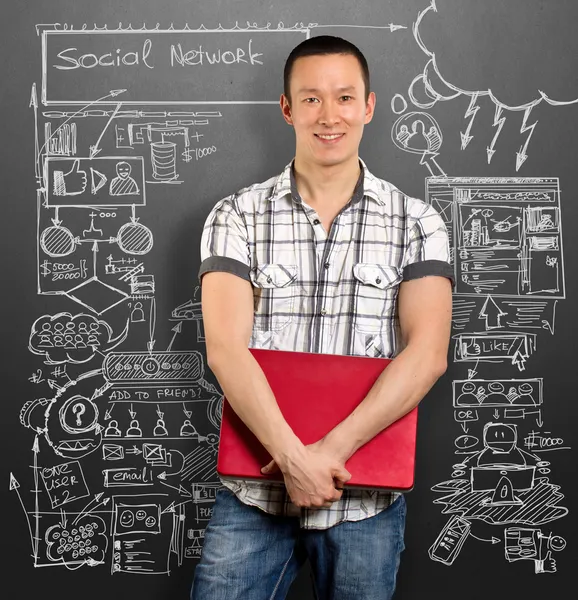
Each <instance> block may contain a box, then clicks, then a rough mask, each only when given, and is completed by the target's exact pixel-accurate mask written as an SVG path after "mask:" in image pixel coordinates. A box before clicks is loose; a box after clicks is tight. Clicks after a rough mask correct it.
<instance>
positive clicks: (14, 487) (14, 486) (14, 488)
mask: <svg viewBox="0 0 578 600" xmlns="http://www.w3.org/2000/svg"><path fill="white" fill-rule="evenodd" d="M19 488H20V484H19V483H18V481H17V480H16V477H14V475H12V473H10V491H15V492H16V495H17V496H18V500H19V501H20V504H21V505H22V510H23V511H24V516H25V517H26V522H27V523H28V532H29V533H30V544H31V545H32V550H33V551H34V552H35V550H36V549H35V545H34V536H33V535H32V526H31V525H30V518H29V517H28V513H27V512H26V507H25V506H24V502H22V497H21V496H20V490H19ZM35 558H36V556H35Z"/></svg>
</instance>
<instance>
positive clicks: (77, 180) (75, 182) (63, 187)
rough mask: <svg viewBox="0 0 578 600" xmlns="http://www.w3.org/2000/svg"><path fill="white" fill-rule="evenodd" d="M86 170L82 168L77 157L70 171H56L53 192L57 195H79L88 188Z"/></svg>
mask: <svg viewBox="0 0 578 600" xmlns="http://www.w3.org/2000/svg"><path fill="white" fill-rule="evenodd" d="M86 181H87V180H86V171H82V170H81V169H80V159H78V158H77V159H76V160H75V161H74V163H73V165H72V168H71V169H70V171H68V172H67V173H65V172H64V171H54V182H53V193H54V195H55V196H77V195H78V194H82V193H83V192H84V190H85V189H86Z"/></svg>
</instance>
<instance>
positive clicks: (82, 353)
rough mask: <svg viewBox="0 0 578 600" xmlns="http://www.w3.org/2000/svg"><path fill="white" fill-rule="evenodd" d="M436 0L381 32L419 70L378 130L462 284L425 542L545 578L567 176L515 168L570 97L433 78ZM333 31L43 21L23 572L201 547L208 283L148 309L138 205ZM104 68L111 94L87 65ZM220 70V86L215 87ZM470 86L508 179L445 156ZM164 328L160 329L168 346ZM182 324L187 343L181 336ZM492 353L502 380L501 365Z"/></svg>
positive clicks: (160, 556)
mask: <svg viewBox="0 0 578 600" xmlns="http://www.w3.org/2000/svg"><path fill="white" fill-rule="evenodd" d="M444 4H445V3H444V2H442V0H438V1H437V2H436V1H434V0H432V1H431V2H430V3H429V4H428V5H427V6H426V7H425V8H424V9H423V10H421V11H420V12H418V13H417V14H416V15H415V20H414V22H413V23H405V24H393V23H389V24H387V25H383V26H382V27H381V29H382V31H383V34H384V35H386V34H387V35H401V34H402V33H403V34H404V35H413V40H414V41H415V44H417V48H419V49H420V50H421V51H423V53H424V64H425V66H424V67H423V71H420V72H418V73H416V75H415V77H414V78H413V80H412V81H411V84H410V85H409V87H408V89H406V90H394V93H392V96H391V103H390V108H391V112H392V116H393V120H392V122H393V126H392V129H391V142H392V144H394V145H395V146H396V147H397V148H398V149H399V150H401V151H402V152H408V153H410V154H412V155H413V156H414V157H415V159H416V169H417V170H418V171H419V170H423V173H424V174H425V175H427V176H426V178H425V190H424V195H425V200H426V201H427V202H428V203H429V204H431V205H432V206H433V207H434V208H435V209H436V210H437V211H438V212H439V214H440V215H441V216H442V219H443V220H444V222H445V224H446V226H447V230H448V233H449V237H450V250H451V264H452V267H453V269H454V274H455V279H456V287H455V290H454V297H453V321H452V342H451V361H452V363H453V364H452V371H453V372H454V373H458V377H457V378H455V379H454V380H453V381H452V384H451V389H452V394H451V397H450V398H447V399H446V401H447V402H448V405H449V404H451V407H452V409H453V417H454V422H453V424H452V425H453V434H454V437H453V439H452V441H451V443H453V452H454V456H455V460H454V462H453V464H448V465H447V472H448V476H447V479H445V480H444V481H440V482H438V483H436V485H434V486H433V488H432V493H433V498H434V500H433V502H434V507H435V509H436V510H438V509H439V510H440V511H441V512H442V513H443V514H445V515H448V520H447V522H446V524H445V526H444V527H443V529H442V530H441V531H440V532H439V535H438V536H437V538H436V539H432V540H431V541H430V544H431V545H430V547H429V556H430V557H431V559H432V560H434V561H436V562H439V563H442V564H444V565H447V566H452V565H457V564H459V555H460V551H461V549H462V547H463V545H464V544H465V543H468V544H474V543H480V544H482V543H490V545H491V546H492V547H493V548H496V552H498V551H501V553H502V556H503V560H505V561H506V562H509V563H510V562H515V561H520V560H527V561H532V562H533V566H534V572H535V573H536V574H542V573H553V572H555V571H556V568H557V567H556V558H555V556H556V555H555V554H553V553H555V552H560V551H563V550H564V548H565V546H566V539H565V537H564V535H563V528H562V521H560V519H563V517H564V516H565V515H566V514H567V513H568V506H567V504H566V503H565V497H564V490H563V489H562V487H561V486H560V485H559V484H558V483H557V482H556V481H555V480H554V478H553V477H552V472H551V467H552V464H553V463H554V462H555V461H556V456H557V453H559V452H564V451H567V450H568V449H569V445H568V444H567V443H565V441H564V440H563V439H561V438H560V437H558V436H557V435H556V434H555V433H553V432H551V431H550V429H549V426H548V423H547V422H546V420H545V417H544V407H546V406H548V405H550V404H552V403H554V402H555V398H553V397H552V395H551V394H550V392H549V388H548V381H547V380H545V379H544V377H543V375H542V374H541V373H540V372H539V364H538V363H537V362H536V360H535V357H536V356H537V355H539V353H540V341H541V340H542V339H543V338H544V337H545V336H554V335H555V328H556V323H555V321H556V306H557V304H558V303H559V302H563V301H564V300H565V296H566V282H565V270H564V250H563V236H562V229H563V227H562V226H563V218H562V216H563V212H564V206H563V201H562V200H561V191H560V190H561V187H562V184H561V182H560V181H559V180H558V178H556V177H553V176H533V175H527V174H525V172H524V173H519V171H525V169H526V167H525V164H524V163H525V162H526V159H527V156H528V153H529V152H530V148H532V150H531V151H532V152H536V153H537V152H539V150H538V149H537V148H533V147H531V138H532V134H533V132H534V128H535V127H536V122H532V120H533V115H534V113H533V110H534V108H535V107H536V106H537V105H538V104H540V103H543V104H544V105H548V106H549V107H550V109H551V110H553V111H556V110H561V108H560V107H562V106H569V105H572V104H578V98H556V99H555V98H553V97H550V96H549V95H547V94H546V93H545V92H543V93H540V94H539V95H538V96H537V97H536V98H534V99H532V100H531V101H530V102H527V103H519V104H514V105H512V104H507V103H506V102H505V101H504V100H502V99H500V98H499V97H498V96H495V95H493V94H492V93H491V92H490V91H489V90H486V89H479V90H474V91H472V90H468V89H465V88H461V87H459V86H458V85H457V84H454V83H452V82H450V81H448V80H446V79H444V78H443V77H442V75H441V73H442V70H441V69H440V66H439V64H438V59H439V58H436V54H435V52H433V51H432V50H431V49H430V48H429V47H428V45H427V43H426V41H424V39H425V36H424V33H423V32H424V28H426V27H427V26H428V22H429V21H430V20H431V19H435V18H442V19H443V17H444V12H443V11H444ZM450 4H451V3H450ZM446 9H447V10H450V9H449V8H447V7H446ZM344 26H347V25H344ZM352 26H353V25H352ZM324 27H327V28H329V27H330V26H323V25H321V24H318V23H309V24H304V23H296V24H295V25H291V26H286V25H284V24H283V23H279V24H278V25H275V26H272V25H271V24H268V25H265V26H259V25H257V24H251V23H247V24H246V25H244V26H241V25H239V24H238V23H236V24H235V25H234V26H232V27H229V28H224V27H221V26H219V27H218V28H214V29H209V28H205V27H202V26H201V27H199V28H197V29H192V28H189V27H188V26H186V27H183V28H175V27H171V28H169V29H161V28H160V27H159V26H157V27H156V28H152V29H146V28H145V27H142V28H138V29H137V28H134V29H133V28H132V27H126V28H122V27H119V28H117V29H113V28H111V29H108V28H107V27H101V28H97V27H94V28H92V29H89V28H86V27H85V28H82V29H74V28H73V27H69V26H61V25H50V26H49V25H42V26H40V25H39V26H38V27H37V34H38V38H39V40H40V42H41V48H40V52H39V56H41V60H42V80H41V81H40V82H33V83H32V86H31V95H30V109H31V115H32V118H33V119H34V125H35V139H34V149H35V153H34V156H35V165H34V167H35V170H34V173H35V182H36V194H37V197H36V199H35V200H36V208H37V222H36V227H37V248H36V254H37V262H36V273H30V274H29V277H30V279H31V280H32V281H33V280H34V279H35V280H36V288H37V293H38V295H40V296H46V297H54V298H55V301H57V302H58V303H59V307H58V309H56V310H54V311H52V312H43V313H40V314H37V315H35V317H34V319H33V320H32V322H31V323H30V329H29V331H28V332H27V334H26V335H27V338H28V348H29V350H30V356H31V373H32V374H31V376H30V378H29V381H30V382H31V383H32V384H34V387H35V390H37V393H36V394H32V395H31V397H29V398H27V399H26V401H25V402H23V404H22V407H21V410H20V425H21V426H22V427H23V428H25V429H26V433H27V434H28V435H30V454H31V466H30V469H31V477H32V479H33V483H34V484H33V487H32V490H31V491H30V490H28V489H25V487H24V486H23V485H22V483H21V479H22V477H24V474H21V473H18V472H13V473H11V475H10V482H9V485H10V490H11V491H12V492H13V493H14V496H17V498H18V502H19V505H20V506H21V508H22V514H21V518H22V519H23V520H24V521H25V526H26V527H27V529H28V532H29V535H30V543H31V549H32V552H31V555H32V562H33V564H34V566H35V567H61V568H66V569H70V570H74V569H78V568H82V567H99V568H102V569H104V570H106V571H108V573H110V575H112V576H115V575H117V574H118V573H125V574H132V575H136V574H162V575H168V574H170V573H171V571H173V570H174V569H176V568H178V567H179V566H180V565H182V564H183V562H184V561H186V560H190V559H197V558H198V557H199V556H200V552H201V548H202V542H203V535H204V528H205V526H206V524H207V522H208V520H209V519H210V516H211V511H212V506H213V502H214V499H215V495H216V490H217V489H218V488H219V486H220V482H219V480H218V477H217V475H216V471H215V466H216V454H217V448H218V431H219V425H220V418H221V410H222V393H221V391H220V390H219V389H218V387H217V386H216V385H215V383H214V382H212V376H211V375H210V374H209V373H208V369H207V366H206V361H205V356H204V353H203V351H204V348H203V344H204V341H205V336H204V329H203V323H202V313H201V307H200V299H199V289H198V288H197V289H196V290H195V292H194V293H193V294H192V295H191V297H190V298H182V302H181V301H180V300H179V302H181V303H180V304H178V306H175V307H174V308H172V309H171V311H170V313H169V314H160V313H159V311H158V308H157V307H158V299H159V297H160V295H162V293H163V290H162V289H160V288H159V286H158V281H157V280H158V277H159V272H158V270H155V262H154V260H152V258H151V257H153V256H154V253H155V250H156V248H157V245H158V244H159V243H160V241H162V239H163V230H162V226H161V224H159V222H158V219H157V220H155V219H154V218H153V216H152V215H153V211H151V207H152V206H154V205H155V202H158V200H157V197H158V195H159V191H160V190H162V189H166V188H168V189H171V188H170V186H175V185H176V186H187V185H191V179H192V177H191V171H190V169H191V166H192V165H195V164H198V162H199V161H203V160H205V161H209V160H211V158H210V157H213V158H214V157H216V156H218V154H219V152H221V148H220V147H219V145H218V143H217V142H216V141H215V140H214V138H213V136H212V135H211V132H212V131H213V130H214V128H216V127H217V126H218V124H219V123H220V122H222V121H223V120H224V119H226V118H227V117H226V109H227V107H230V106H232V105H240V106H242V105H246V104H249V105H252V104H254V105H261V104H263V105H266V104H276V103H277V101H278V100H277V98H276V97H274V96H275V94H273V95H271V91H270V89H268V88H267V86H263V83H262V82H263V81H267V78H266V77H263V73H264V72H265V73H268V72H269V71H268V69H270V68H272V67H271V65H274V66H275V68H277V67H278V66H279V65H281V64H282V60H284V58H285V57H286V55H287V54H288V53H289V51H290V50H291V48H293V47H294V46H295V45H296V44H297V43H299V42H300V41H302V40H303V39H306V38H307V37H310V36H312V35H317V34H318V33H321V32H322V31H323V32H327V29H324ZM356 27H361V26H356ZM370 28H373V29H375V28H378V26H375V25H373V26H371V27H370V26H369V25H368V29H370ZM155 69H156V72H158V71H161V70H163V69H164V70H169V69H173V70H175V71H178V72H179V73H180V74H181V75H180V76H181V77H182V80H183V82H182V86H183V87H179V85H180V84H176V83H175V82H174V81H172V82H171V85H166V86H165V87H164V89H163V87H162V86H160V87H159V86H156V87H155V86H148V85H147V73H149V72H152V71H153V70H155ZM200 69H204V72H205V73H206V72H209V73H211V77H208V78H207V77H206V76H205V78H203V80H202V81H203V85H202V86H201V85H197V84H196V83H195V81H194V78H193V77H192V75H191V74H192V73H197V72H198V71H199V70H200ZM103 71H104V72H106V73H107V79H106V81H107V84H108V90H107V91H106V93H102V89H101V88H95V87H94V86H93V85H92V80H91V77H92V75H91V73H102V72H103ZM257 72H258V73H259V75H260V76H259V78H257V77H256V73H257ZM224 79H226V80H227V81H230V84H229V85H227V86H226V87H225V88H219V87H218V85H217V82H218V81H223V80H224ZM179 81H180V80H179ZM211 81H213V82H214V85H213V84H211ZM37 83H38V85H37ZM187 85H188V86H189V88H187V93H184V91H183V90H184V89H185V87H184V86H187ZM191 86H192V87H191ZM97 89H98V90H100V91H97ZM223 89H226V92H223ZM65 90H66V92H65ZM396 92H397V93H396ZM65 93H66V94H67V96H66V97H65V96H64V95H63V94H65ZM464 96H467V97H468V98H469V108H468V110H467V111H466V113H465V115H464V121H465V125H464V131H461V132H453V134H455V135H452V136H450V135H448V132H442V128H441V126H440V124H439V122H438V121H437V120H436V119H435V118H434V116H433V115H431V114H430V113H429V112H428V111H430V110H431V109H432V108H433V107H434V106H435V105H436V104H437V103H441V102H451V101H452V100H453V99H456V98H458V97H462V98H463V97H464ZM483 99H485V101H487V102H488V101H489V102H491V103H492V105H493V110H494V119H493V127H494V128H495V135H494V137H493V140H492V142H491V144H490V145H489V147H488V148H487V154H486V155H487V162H488V163H490V162H491V161H492V158H493V156H494V154H495V153H496V152H497V151H499V139H500V131H501V129H502V128H503V126H504V122H505V119H507V118H508V117H509V116H510V115H511V114H512V113H514V112H517V113H519V114H521V115H522V123H521V128H520V136H521V137H522V142H521V146H520V149H519V151H518V153H517V154H516V156H515V157H514V158H513V160H512V175H511V176H507V177H476V176H468V175H464V174H452V173H451V172H450V171H449V169H448V168H447V166H446V165H445V164H444V160H443V146H444V144H445V145H446V147H447V146H448V144H450V143H452V142H451V141H449V140H451V139H452V138H453V143H454V144H455V143H456V142H455V140H456V139H458V140H461V150H462V151H464V152H465V151H467V148H468V147H470V148H471V145H470V144H475V142H472V140H473V133H472V131H473V129H472V126H473V123H474V120H475V118H476V115H477V113H478V112H479V111H480V105H479V103H480V102H481V101H482V100H483ZM458 133H459V134H460V135H459V136H458ZM444 169H445V170H444ZM33 278H34V279H33ZM191 283H192V286H194V282H193V281H192V282H191ZM165 312H166V311H165ZM161 327H162V328H164V331H165V333H167V332H170V333H168V335H169V337H170V343H169V344H168V345H167V346H166V347H163V348H160V347H159V344H158V342H157V341H156V340H157V337H158V336H157V333H158V331H159V329H160V328H161ZM143 331H146V335H144V342H143V341H142V340H143V334H142V332H143ZM183 331H187V332H188V334H189V337H188V339H189V340H190V339H193V340H194V343H193V347H191V348H188V349H181V344H180V343H179V342H180V339H181V335H182V332H183ZM25 337H26V336H25ZM176 348H179V349H176ZM494 365H500V367H501V368H502V369H505V370H506V371H507V375H506V376H504V377H502V376H500V377H495V376H494V375H493V374H492V367H493V366H494ZM500 372H502V371H500ZM213 381H214V380H213ZM480 524H483V525H484V527H485V526H488V525H489V526H491V528H492V531H493V532H494V533H493V534H492V536H491V538H490V539H487V538H484V537H482V536H480V535H478V532H479V530H478V526H479V525H480ZM484 531H485V529H484Z"/></svg>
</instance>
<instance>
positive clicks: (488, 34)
mask: <svg viewBox="0 0 578 600" xmlns="http://www.w3.org/2000/svg"><path fill="white" fill-rule="evenodd" d="M421 16H422V17H423V18H421V19H418V20H417V21H416V26H415V29H414V34H415V35H416V39H417V40H418V43H420V46H421V47H422V50H423V51H424V52H425V53H426V54H427V55H428V56H430V57H431V58H432V59H433V61H432V65H431V66H433V70H434V71H435V72H436V73H437V74H438V75H439V76H440V79H441V82H440V81H437V82H436V79H435V73H434V74H432V73H431V70H430V76H429V84H430V86H431V87H432V88H433V89H434V90H435V91H437V92H438V93H439V94H440V95H441V96H443V97H444V98H445V97H447V96H448V88H449V90H454V91H461V92H463V93H466V94H473V93H475V92H482V93H484V92H491V94H492V95H493V97H494V98H495V99H496V101H497V102H498V103H499V104H502V105H503V106H504V108H509V109H513V108H522V107H523V106H525V105H527V104H528V103H533V102H536V101H541V100H542V99H548V100H549V101H550V102H551V103H563V104H566V103H574V102H578V77H577V75H576V56H578V36H577V35H576V32H575V28H574V27H571V26H570V23H572V22H573V21H574V20H575V19H576V16H577V10H576V2H575V0H558V1H557V2H544V1H543V0H525V2H524V6H523V10H520V6H519V4H516V3H513V2H504V1H503V0H484V2H479V0H435V2H432V3H431V4H430V6H429V7H428V8H427V9H426V10H425V11H424V13H422V15H421ZM440 83H445V85H446V86H447V87H444V86H443V85H439V84H440ZM436 87H437V90H436ZM450 95H451V92H450Z"/></svg>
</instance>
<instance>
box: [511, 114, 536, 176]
mask: <svg viewBox="0 0 578 600" xmlns="http://www.w3.org/2000/svg"><path fill="white" fill-rule="evenodd" d="M532 108H534V105H533V104H532V105H531V106H528V108H526V110H525V111H524V118H523V119H522V126H521V127H520V133H526V131H529V133H528V137H527V138H526V141H525V142H524V145H523V146H520V149H519V150H518V152H516V171H519V170H520V167H521V166H522V165H523V164H524V163H525V162H526V159H527V158H528V155H527V154H526V150H527V149H528V144H529V143H530V138H531V137H532V134H533V133H534V127H536V125H537V124H538V121H535V122H534V123H532V125H526V121H527V120H528V117H529V116H530V113H531V112H532Z"/></svg>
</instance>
